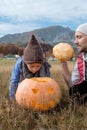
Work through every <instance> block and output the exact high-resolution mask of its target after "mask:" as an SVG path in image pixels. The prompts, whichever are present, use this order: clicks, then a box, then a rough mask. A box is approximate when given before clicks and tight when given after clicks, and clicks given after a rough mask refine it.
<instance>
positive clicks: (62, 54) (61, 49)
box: [53, 43, 74, 62]
mask: <svg viewBox="0 0 87 130" xmlns="http://www.w3.org/2000/svg"><path fill="white" fill-rule="evenodd" d="M53 54H54V56H55V57H56V58H57V59H58V60H59V61H61V62H66V61H68V60H69V59H70V58H71V57H72V56H73V54H74V50H73V48H72V46H71V45H69V44H68V43H59V44H57V45H55V46H54V47H53Z"/></svg>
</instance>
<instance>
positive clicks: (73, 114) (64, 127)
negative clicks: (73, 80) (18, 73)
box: [0, 60, 87, 130]
mask: <svg viewBox="0 0 87 130" xmlns="http://www.w3.org/2000/svg"><path fill="white" fill-rule="evenodd" d="M14 63H15V61H8V60H0V130H87V106H79V105H77V104H74V105H73V104H72V102H71V100H70V98H69V96H68V87H67V85H66V84H65V82H64V80H63V77H62V70H61V65H60V63H57V62H53V63H52V62H51V64H52V69H51V73H52V77H53V78H54V79H55V80H56V81H57V82H58V83H59V84H60V86H61V89H62V93H63V94H62V95H63V96H62V100H61V102H60V104H59V105H58V106H57V107H55V108H54V109H53V110H50V111H47V112H43V113H42V112H33V111H30V110H26V109H23V108H21V107H20V106H18V105H17V103H16V102H15V101H10V100H9V96H8V95H9V88H8V86H9V79H10V74H11V70H12V68H13V65H14ZM73 65H74V63H73V62H69V67H70V70H71V71H72V68H73Z"/></svg>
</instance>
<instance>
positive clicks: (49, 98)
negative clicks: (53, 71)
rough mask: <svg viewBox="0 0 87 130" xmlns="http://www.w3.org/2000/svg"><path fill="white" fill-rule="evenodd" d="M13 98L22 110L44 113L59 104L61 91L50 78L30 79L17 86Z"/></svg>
mask: <svg viewBox="0 0 87 130" xmlns="http://www.w3.org/2000/svg"><path fill="white" fill-rule="evenodd" d="M15 98H16V101H17V103H18V104H19V105H20V106H22V107H23V108H29V109H32V110H41V111H46V110H48V109H50V108H53V107H54V106H55V105H56V104H57V103H59V102H60V99H61V89H60V87H59V85H58V84H57V82H56V81H55V80H53V79H52V78H49V77H37V78H30V79H25V80H23V81H22V82H21V83H20V84H19V86H18V88H17V91H16V95H15Z"/></svg>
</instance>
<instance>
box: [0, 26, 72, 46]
mask: <svg viewBox="0 0 87 130" xmlns="http://www.w3.org/2000/svg"><path fill="white" fill-rule="evenodd" d="M32 34H35V35H36V37H37V39H38V40H39V41H40V42H46V43H49V44H51V45H54V44H56V43H59V42H69V43H73V39H74V31H72V30H71V29H69V28H68V27H62V26H51V27H47V28H42V29H37V30H33V31H30V32H24V33H19V34H8V35H5V36H3V37H1V38H0V43H13V44H14V43H15V44H21V45H25V44H27V42H28V41H29V39H30V36H31V35H32Z"/></svg>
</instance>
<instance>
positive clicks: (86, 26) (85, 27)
mask: <svg viewBox="0 0 87 130" xmlns="http://www.w3.org/2000/svg"><path fill="white" fill-rule="evenodd" d="M77 31H79V32H82V33H84V34H85V35H87V23H84V24H81V25H80V26H78V27H77V29H76V32H77Z"/></svg>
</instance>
